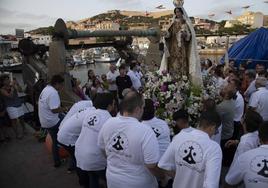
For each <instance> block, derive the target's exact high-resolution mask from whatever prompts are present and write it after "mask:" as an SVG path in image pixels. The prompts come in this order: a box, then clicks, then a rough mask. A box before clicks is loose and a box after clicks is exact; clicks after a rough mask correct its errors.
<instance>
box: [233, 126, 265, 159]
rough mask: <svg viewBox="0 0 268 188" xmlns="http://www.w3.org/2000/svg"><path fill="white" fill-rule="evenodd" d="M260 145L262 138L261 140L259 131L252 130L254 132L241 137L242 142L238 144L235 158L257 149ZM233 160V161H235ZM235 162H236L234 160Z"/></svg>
mask: <svg viewBox="0 0 268 188" xmlns="http://www.w3.org/2000/svg"><path fill="white" fill-rule="evenodd" d="M259 145H260V140H259V133H258V131H255V132H252V133H247V134H245V135H243V136H241V138H240V142H239V144H238V146H237V149H236V152H235V156H234V160H235V159H237V158H238V156H240V155H241V154H243V153H245V152H247V151H249V150H252V149H255V148H257V147H258V146H259ZM234 160H233V161H234ZM233 163H234V162H233Z"/></svg>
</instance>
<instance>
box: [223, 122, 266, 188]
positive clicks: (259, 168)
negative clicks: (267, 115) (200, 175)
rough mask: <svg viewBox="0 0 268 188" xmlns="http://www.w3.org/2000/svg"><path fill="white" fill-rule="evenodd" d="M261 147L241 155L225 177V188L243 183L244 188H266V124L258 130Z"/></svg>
mask: <svg viewBox="0 0 268 188" xmlns="http://www.w3.org/2000/svg"><path fill="white" fill-rule="evenodd" d="M259 139H260V142H261V144H262V145H261V146H260V147H258V148H256V149H252V150H249V151H247V152H245V153H243V154H241V155H240V156H239V157H238V158H237V159H236V160H235V161H234V164H233V165H232V166H231V168H230V169H229V172H228V173H227V175H226V177H225V181H226V186H225V187H226V188H230V187H236V186H237V185H238V184H239V183H241V182H244V184H245V187H246V188H267V187H268V123H267V122H266V123H263V124H262V125H261V126H260V128H259Z"/></svg>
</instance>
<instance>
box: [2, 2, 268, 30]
mask: <svg viewBox="0 0 268 188" xmlns="http://www.w3.org/2000/svg"><path fill="white" fill-rule="evenodd" d="M172 1H173V0H0V33H2V34H7V33H11V34H14V29H15V28H22V29H25V30H26V31H27V30H30V29H33V28H37V27H40V26H49V25H54V23H55V21H56V19H57V18H60V17H61V18H63V19H64V20H74V21H76V20H79V19H83V18H87V17H91V16H93V15H96V14H98V13H101V12H105V11H107V10H114V9H120V10H141V11H142V10H143V11H146V10H147V11H157V10H156V9H155V8H154V7H156V6H158V5H160V4H163V5H164V6H165V7H167V9H173V8H174V6H173V4H172ZM264 1H265V0H184V2H185V5H184V7H185V9H186V11H187V12H188V14H189V15H190V16H200V17H203V18H206V17H208V14H213V13H214V14H216V16H215V18H214V19H216V20H221V19H230V18H231V17H230V16H228V15H227V14H226V13H224V11H227V10H232V11H233V16H236V15H240V14H241V13H243V11H244V10H243V9H242V8H241V7H242V6H245V5H253V6H252V7H251V8H250V9H249V10H252V11H261V12H263V13H264V14H266V15H268V4H265V3H264Z"/></svg>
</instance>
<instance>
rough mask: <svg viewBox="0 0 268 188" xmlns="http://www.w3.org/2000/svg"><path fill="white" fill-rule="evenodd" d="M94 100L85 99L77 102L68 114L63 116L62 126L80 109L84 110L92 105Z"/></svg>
mask: <svg viewBox="0 0 268 188" xmlns="http://www.w3.org/2000/svg"><path fill="white" fill-rule="evenodd" d="M92 106H93V104H92V101H91V100H83V101H79V102H77V103H75V104H74V105H73V106H72V108H71V109H70V110H69V111H68V113H67V114H66V116H65V117H64V118H63V120H62V122H61V123H60V127H61V126H62V125H63V124H64V122H65V121H66V120H67V119H68V118H70V117H71V116H72V115H74V114H75V113H77V112H79V111H83V110H85V109H86V108H89V107H92Z"/></svg>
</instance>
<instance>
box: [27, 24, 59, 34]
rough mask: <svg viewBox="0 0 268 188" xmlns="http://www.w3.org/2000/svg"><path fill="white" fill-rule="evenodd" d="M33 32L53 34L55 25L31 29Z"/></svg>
mask: <svg viewBox="0 0 268 188" xmlns="http://www.w3.org/2000/svg"><path fill="white" fill-rule="evenodd" d="M29 32H30V33H31V34H40V35H53V33H54V27H53V26H49V27H40V28H37V29H35V30H32V31H29Z"/></svg>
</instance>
